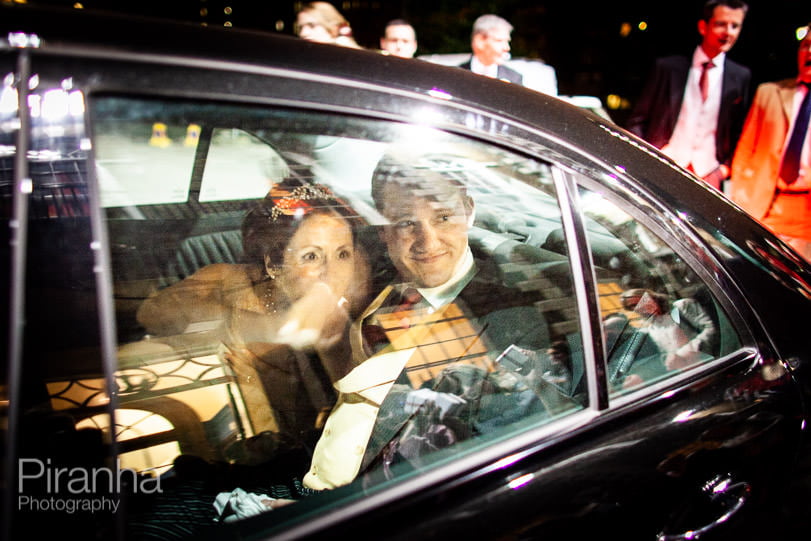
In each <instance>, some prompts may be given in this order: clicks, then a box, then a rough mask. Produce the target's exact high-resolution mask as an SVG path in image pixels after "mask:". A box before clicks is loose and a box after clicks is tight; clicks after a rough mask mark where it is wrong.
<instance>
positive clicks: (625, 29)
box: [620, 23, 631, 38]
mask: <svg viewBox="0 0 811 541" xmlns="http://www.w3.org/2000/svg"><path fill="white" fill-rule="evenodd" d="M630 34H631V23H622V24H621V25H620V36H622V37H624V38H627V37H628V36H629V35H630Z"/></svg>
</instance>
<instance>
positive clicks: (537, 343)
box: [39, 96, 589, 536]
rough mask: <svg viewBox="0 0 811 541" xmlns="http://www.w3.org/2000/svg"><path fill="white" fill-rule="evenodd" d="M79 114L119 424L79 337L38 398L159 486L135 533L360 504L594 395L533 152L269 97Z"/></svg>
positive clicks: (141, 506)
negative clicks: (100, 253) (342, 496)
mask: <svg viewBox="0 0 811 541" xmlns="http://www.w3.org/2000/svg"><path fill="white" fill-rule="evenodd" d="M90 117H91V120H92V121H93V122H94V140H93V148H94V149H95V152H96V155H97V157H98V163H97V169H98V171H99V180H100V187H101V190H102V193H101V200H102V201H103V203H104V205H103V206H104V212H105V223H104V225H105V227H106V229H107V234H108V237H109V240H110V253H111V270H112V278H113V290H114V295H115V307H116V318H117V319H116V330H117V333H118V350H117V356H118V358H117V366H116V371H115V374H114V380H115V386H116V389H115V393H116V396H117V400H118V409H117V411H116V416H115V426H114V427H111V426H110V425H111V420H110V417H109V416H107V415H106V414H105V412H104V408H103V405H104V404H106V403H107V401H108V400H109V390H108V389H107V388H106V387H105V380H104V375H103V374H102V373H101V372H100V368H99V366H100V362H99V361H98V359H97V358H96V357H94V358H93V362H92V363H89V362H88V363H87V365H86V366H84V365H82V366H80V367H79V365H77V367H79V368H81V369H73V368H72V367H71V366H70V363H69V362H67V361H66V360H67V359H70V358H73V357H81V353H80V351H79V350H78V349H77V350H76V351H70V352H68V353H70V355H61V356H60V359H62V360H63V363H62V364H61V365H59V364H55V368H54V370H53V372H51V373H49V380H48V384H47V396H48V400H49V401H50V403H51V404H52V407H53V408H54V409H58V410H59V412H60V414H61V415H64V419H66V420H68V421H67V422H69V423H70V424H72V426H73V427H74V429H75V430H77V431H82V432H83V433H85V434H93V437H94V438H96V439H98V440H99V441H103V440H106V441H110V440H112V439H113V438H115V440H116V441H117V442H118V443H117V444H118V459H119V460H120V466H121V467H122V468H125V469H131V470H134V471H135V472H137V473H138V475H139V476H142V478H144V479H151V480H155V481H157V480H160V483H161V491H160V495H159V496H158V495H156V494H155V493H150V492H147V491H145V492H142V493H139V494H137V495H133V498H132V500H131V502H130V503H131V516H130V519H129V522H130V523H131V525H132V528H133V531H134V532H135V534H136V536H137V535H139V534H141V533H144V532H149V531H163V532H170V531H175V532H181V531H184V532H197V531H200V529H201V528H207V527H212V526H215V525H216V524H218V523H219V522H222V521H225V520H228V521H230V520H235V519H239V518H243V517H245V516H248V515H250V514H253V513H255V512H258V511H262V510H266V509H267V508H268V506H270V505H272V506H280V505H290V504H292V505H295V502H296V501H297V500H301V499H305V498H311V500H310V501H316V502H317V501H318V500H317V499H316V498H318V495H319V494H320V493H321V492H322V491H324V490H330V489H333V488H336V487H340V486H344V485H350V486H355V487H357V488H358V490H356V491H349V492H347V494H348V496H347V497H349V498H354V497H360V494H361V493H360V489H361V487H364V486H369V485H370V484H375V483H389V482H394V483H396V482H398V481H399V480H400V479H404V478H407V477H409V476H413V475H421V474H422V473H423V472H425V471H427V470H428V469H430V468H433V467H438V465H441V464H443V463H445V462H447V461H448V460H450V459H452V458H458V457H459V456H460V454H464V453H473V452H476V451H477V450H478V449H481V448H482V447H484V446H487V445H488V444H489V442H490V441H492V440H493V439H499V440H501V439H503V438H505V437H508V436H510V435H512V434H517V433H519V432H521V431H524V430H527V429H530V428H534V427H538V426H543V425H546V424H547V423H550V422H551V421H553V420H557V419H565V418H566V417H567V416H569V415H572V414H573V413H575V412H577V411H581V410H583V409H584V408H586V407H588V406H589V404H588V398H587V393H586V391H585V389H586V388H587V384H586V380H587V376H586V370H585V367H584V363H585V360H584V355H583V346H582V339H583V338H582V336H581V332H580V326H579V321H578V315H577V310H576V309H575V307H576V304H577V303H576V300H575V295H574V289H573V286H572V273H571V265H570V262H569V254H568V251H567V247H566V243H565V242H564V240H565V239H564V238H563V235H562V233H561V231H562V225H561V224H562V220H561V211H560V207H559V206H558V202H557V194H556V193H555V190H554V188H553V185H552V182H551V175H550V165H549V164H546V163H543V162H540V161H535V160H530V159H527V158H525V157H521V156H518V155H516V154H513V153H511V152H508V151H506V150H504V149H501V148H495V147H491V146H488V145H486V144H483V143H480V142H476V141H473V140H468V139H465V138H462V137H458V136H453V135H449V134H446V133H442V132H439V131H436V130H431V129H428V128H425V127H421V126H419V127H418V126H409V125H405V124H401V123H400V124H398V123H390V122H373V121H369V120H364V119H354V118H351V117H348V116H346V115H344V116H330V115H327V114H324V113H318V114H310V113H306V112H302V111H294V110H288V109H278V110H276V109H272V108H263V107H237V106H228V105H222V104H216V103H199V104H198V103H191V102H160V101H153V100H146V99H138V98H124V97H113V96H107V97H97V98H96V99H95V101H94V102H93V104H92V107H91V110H90ZM54 223H56V222H54ZM63 225H64V224H63ZM84 234H87V232H86V231H85V233H84ZM85 245H89V243H87V242H86V243H85ZM66 253H67V252H66ZM88 261H90V259H88ZM43 268H49V267H47V266H45V265H43ZM50 268H52V267H50ZM82 270H83V272H84V273H85V274H86V275H87V276H92V272H90V270H92V267H90V266H88V267H87V269H82ZM48 277H49V278H55V277H51V276H50V275H49V276H48ZM67 277H69V274H68V273H65V272H61V273H60V278H61V279H66V278H67ZM39 283H41V281H40V282H39ZM54 317H55V316H54ZM94 321H95V320H94ZM91 342H92V343H97V341H93V340H91ZM64 343H65V344H68V343H69V341H67V340H66V341H65V342H64ZM82 345H84V346H86V344H82ZM78 346H79V344H77V347H78ZM269 502H272V503H269ZM251 509H252V510H253V511H248V510H251ZM294 509H295V508H294ZM240 510H241V511H240ZM218 521H219V522H218Z"/></svg>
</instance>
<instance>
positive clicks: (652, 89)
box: [626, 0, 751, 189]
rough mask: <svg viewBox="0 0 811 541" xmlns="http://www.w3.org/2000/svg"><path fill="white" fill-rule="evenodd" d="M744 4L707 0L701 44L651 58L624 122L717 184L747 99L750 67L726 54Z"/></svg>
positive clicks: (734, 38) (735, 36) (738, 27)
mask: <svg viewBox="0 0 811 541" xmlns="http://www.w3.org/2000/svg"><path fill="white" fill-rule="evenodd" d="M747 10H748V6H747V5H746V3H744V2H743V1H741V0H709V1H708V2H707V3H706V4H705V6H704V15H703V18H702V19H701V20H699V21H698V32H699V34H700V35H701V37H702V40H701V44H700V45H699V46H698V47H697V48H696V49H695V51H694V52H693V55H692V57H690V58H688V57H686V56H669V57H665V58H660V59H658V60H657V61H656V64H655V67H654V69H653V71H652V73H651V74H650V76H649V78H648V81H647V83H646V84H645V87H644V89H643V91H642V94H641V95H640V97H639V101H638V102H637V104H636V107H635V108H634V110H633V112H632V114H631V116H630V117H629V119H628V122H627V126H626V127H627V128H628V130H629V131H631V132H633V133H635V134H636V135H638V136H640V137H642V138H643V139H645V140H646V141H648V142H650V143H651V144H652V145H654V146H656V147H658V148H660V149H661V150H662V151H663V152H664V153H665V154H667V155H668V156H670V157H671V158H673V160H674V161H676V163H678V164H679V165H681V166H683V167H685V168H687V169H688V170H690V171H692V172H693V173H695V174H696V175H697V176H698V177H700V178H702V179H704V180H705V181H707V183H709V184H710V185H712V186H714V187H715V188H719V189H720V188H721V187H722V182H723V181H724V180H725V179H727V178H728V177H729V172H730V169H729V168H730V163H731V161H732V155H733V153H734V152H735V146H736V144H737V142H738V138H739V137H740V133H741V129H742V127H743V122H744V119H745V118H746V113H747V111H748V109H749V103H750V81H751V72H750V71H749V69H748V68H746V67H744V66H742V65H740V64H737V63H735V62H733V61H732V60H730V59H729V58H727V56H726V53H727V52H728V51H729V50H730V49H731V48H732V46H733V45H734V44H735V42H736V41H737V39H738V36H739V35H740V32H741V27H742V26H743V20H744V17H745V16H746V12H747Z"/></svg>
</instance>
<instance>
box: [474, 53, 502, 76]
mask: <svg viewBox="0 0 811 541" xmlns="http://www.w3.org/2000/svg"><path fill="white" fill-rule="evenodd" d="M470 71H472V72H473V73H478V74H479V75H485V76H487V77H493V78H497V77H498V64H491V65H489V66H485V65H484V64H482V63H481V62H480V61H479V59H478V58H476V57H475V56H471V57H470Z"/></svg>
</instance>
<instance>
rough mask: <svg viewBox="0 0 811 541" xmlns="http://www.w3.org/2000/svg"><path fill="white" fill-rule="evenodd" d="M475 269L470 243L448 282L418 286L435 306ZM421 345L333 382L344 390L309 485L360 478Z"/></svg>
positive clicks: (374, 361) (322, 487) (373, 360)
mask: <svg viewBox="0 0 811 541" xmlns="http://www.w3.org/2000/svg"><path fill="white" fill-rule="evenodd" d="M475 274H476V265H475V262H474V260H473V254H472V252H471V251H470V247H468V249H467V250H466V251H465V254H464V255H463V256H462V258H461V259H460V260H459V262H457V264H456V268H455V269H454V273H453V274H452V275H451V278H450V279H449V280H448V281H447V282H446V283H445V284H443V285H441V286H437V287H433V288H417V291H419V292H420V294H422V296H423V297H424V298H425V299H426V300H427V301H428V302H429V303H430V304H431V306H432V307H434V308H440V307H441V306H444V305H446V304H448V303H450V302H451V301H453V300H454V299H455V298H456V296H457V295H459V293H460V292H461V291H462V289H464V287H465V286H466V285H467V284H468V283H469V282H470V280H471V279H472V278H473V276H474V275H475ZM406 287H408V284H403V285H402V288H403V289H405V288H406ZM412 287H413V286H412ZM388 291H389V289H388V288H387V290H386V291H384V292H383V293H381V295H380V296H378V299H375V301H373V302H372V304H371V305H370V307H369V308H367V309H366V312H365V313H364V314H363V315H362V316H361V320H362V319H363V318H365V317H366V316H367V315H369V313H370V312H374V310H375V308H374V306H375V305H377V306H378V307H379V306H380V303H381V302H382V301H383V300H384V298H381V297H386V296H388ZM426 328H427V327H426ZM404 339H408V340H413V341H414V342H417V343H419V338H418V337H415V336H412V337H410V338H408V337H404ZM395 342H396V341H395ZM416 350H417V348H416V347H411V348H406V349H397V348H395V349H394V351H388V352H383V353H379V354H377V355H374V356H373V357H370V358H369V359H367V360H366V361H364V362H363V363H361V364H359V365H358V366H356V367H355V368H353V369H352V371H351V372H349V374H347V375H346V376H344V377H343V378H341V379H340V380H338V381H336V382H335V384H334V385H333V386H334V387H335V390H336V391H338V400H337V402H336V404H335V407H334V408H333V409H332V412H331V413H330V414H329V417H328V418H327V422H326V423H325V424H324V431H323V432H322V434H321V437H320V438H319V439H318V442H317V443H316V445H315V450H314V451H313V460H312V462H311V464H310V471H308V472H307V474H306V475H305V476H304V479H303V480H302V482H303V484H304V486H305V487H307V488H312V489H315V490H326V489H333V488H336V487H339V486H342V485H346V484H349V483H351V482H352V481H353V480H354V479H355V477H356V476H357V475H358V472H359V471H360V467H361V464H362V462H363V456H364V454H365V453H366V446H367V445H368V444H369V438H370V437H371V435H372V430H373V429H374V425H375V421H376V420H377V413H378V411H380V405H381V404H382V403H383V400H384V399H385V398H386V395H388V394H389V390H390V389H391V387H392V385H394V382H395V380H396V379H397V377H398V376H399V375H400V372H402V370H403V368H405V366H406V363H407V362H408V360H409V359H410V358H411V356H412V355H413V354H414V352H415V351H416Z"/></svg>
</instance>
